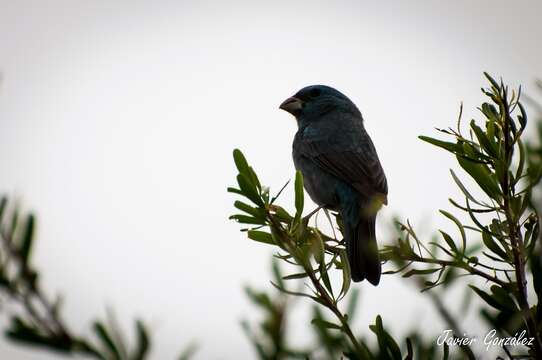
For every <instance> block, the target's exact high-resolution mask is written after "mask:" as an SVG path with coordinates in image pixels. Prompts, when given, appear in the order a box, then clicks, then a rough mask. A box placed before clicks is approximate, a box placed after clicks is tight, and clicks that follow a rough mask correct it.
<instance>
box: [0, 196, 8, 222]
mask: <svg viewBox="0 0 542 360" xmlns="http://www.w3.org/2000/svg"><path fill="white" fill-rule="evenodd" d="M7 204H8V199H7V198H6V197H5V196H2V198H1V199H0V222H1V221H2V216H3V215H4V210H6V206H7Z"/></svg>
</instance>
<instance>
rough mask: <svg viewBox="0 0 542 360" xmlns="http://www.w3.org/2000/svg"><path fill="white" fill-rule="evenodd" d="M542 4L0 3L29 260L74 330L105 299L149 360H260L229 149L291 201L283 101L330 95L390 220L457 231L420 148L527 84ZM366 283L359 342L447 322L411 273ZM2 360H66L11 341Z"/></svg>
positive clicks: (263, 259)
mask: <svg viewBox="0 0 542 360" xmlns="http://www.w3.org/2000/svg"><path fill="white" fill-rule="evenodd" d="M541 11H542V3H541V2H540V1H535V0H533V1H515V2H511V1H470V0H461V1H454V2H447V3H445V2H442V1H413V0H411V1H378V2H377V1H361V0H360V1H347V2H344V1H343V2H341V1H333V2H330V1H327V2H319V1H310V2H303V1H293V2H291V1H288V2H287V1H284V2H281V1H267V2H263V3H262V2H260V3H259V2H256V1H245V2H242V1H229V2H219V1H216V2H210V1H134V0H130V1H124V0H122V1H120V0H117V1H111V0H109V1H82V0H79V1H74V0H49V1H41V0H40V1H38V0H36V1H26V0H19V1H8V0H0V72H1V73H2V78H3V80H2V83H1V85H0V169H1V170H0V171H1V173H2V176H1V177H0V192H3V193H7V194H9V195H11V196H14V197H16V198H18V199H19V200H20V201H21V204H22V205H23V208H24V209H27V210H33V211H35V212H36V213H37V216H38V221H39V228H38V241H37V243H36V249H35V253H34V255H35V263H36V264H37V266H39V268H40V269H42V270H45V271H44V276H43V278H42V281H43V284H44V286H45V287H46V288H47V289H48V290H49V292H50V295H53V294H55V293H61V294H63V295H64V299H65V301H64V302H65V307H64V310H65V318H66V319H67V320H68V322H69V323H70V324H71V325H72V327H73V328H74V329H76V330H77V331H81V332H83V333H85V332H88V330H86V329H88V327H89V324H90V321H91V320H92V319H94V318H95V317H96V316H100V317H102V318H103V317H104V316H105V313H106V311H105V309H106V307H108V306H109V307H112V308H114V309H115V310H116V314H117V317H118V318H119V320H120V322H121V323H122V324H123V325H124V326H125V327H126V328H128V327H129V326H131V325H132V324H131V320H132V319H133V318H134V317H136V316H141V317H143V318H144V319H145V320H147V322H148V323H149V326H150V329H151V330H152V333H153V335H154V338H155V343H154V345H155V346H154V349H153V358H154V359H171V358H173V357H174V356H175V355H177V354H178V353H179V351H180V350H181V349H182V348H183V347H184V346H186V345H187V344H188V343H190V342H191V341H193V340H195V341H197V342H198V343H199V345H200V349H199V351H198V353H197V357H196V359H241V358H249V357H251V356H252V349H251V348H250V345H249V344H248V342H247V341H246V339H245V337H244V335H243V334H242V332H241V330H240V326H239V320H240V319H241V318H243V317H247V316H248V317H251V318H254V315H255V314H254V313H253V312H252V311H251V310H250V309H251V308H250V307H249V305H248V302H247V300H246V299H245V297H244V295H243V292H242V286H243V285H244V284H252V285H254V286H256V287H261V288H266V287H267V288H268V287H269V286H268V279H269V266H268V264H269V257H270V254H271V252H270V250H269V248H266V247H264V246H260V245H258V244H256V243H253V242H250V241H248V240H246V239H245V238H244V234H242V233H240V232H239V231H238V230H239V226H238V225H237V224H235V223H232V222H231V221H228V220H227V217H228V215H230V214H231V213H232V211H233V209H232V206H231V204H232V202H233V200H234V197H233V196H232V195H231V194H228V193H226V191H225V189H226V187H227V186H229V185H232V184H234V180H235V179H234V176H235V170H234V166H233V162H232V160H231V151H232V149H233V148H235V147H239V148H241V149H242V150H243V151H244V152H245V154H246V156H247V157H248V158H249V160H250V162H251V163H252V164H253V165H254V166H255V168H256V170H257V171H258V173H259V174H260V176H261V179H262V180H263V181H264V182H265V183H266V184H268V185H270V186H271V188H272V190H273V189H274V190H275V191H276V190H278V189H279V188H280V187H281V186H282V184H284V182H286V181H287V180H288V179H290V178H291V177H292V175H293V173H294V168H293V164H292V161H291V141H292V138H293V136H294V133H295V131H296V125H295V121H294V120H293V118H292V117H291V116H289V115H288V114H287V113H285V112H282V111H280V110H278V105H279V104H280V103H281V102H282V100H284V99H285V98H286V97H288V96H290V95H292V94H293V93H295V92H296V91H297V90H298V89H299V88H301V87H303V86H305V85H309V84H315V83H320V84H327V85H331V86H334V87H336V88H338V89H339V90H341V91H342V92H344V93H345V94H347V95H348V96H349V97H350V98H351V99H352V100H353V101H354V102H355V103H356V104H357V105H358V107H359V108H360V109H361V111H362V113H363V115H364V118H365V123H366V128H367V130H368V132H369V134H370V135H371V136H372V138H373V141H374V143H375V145H376V148H377V150H378V153H379V156H380V160H381V162H382V164H383V167H384V169H385V172H386V175H387V178H388V182H389V188H390V191H389V197H388V198H389V206H388V207H387V208H386V209H384V211H382V213H381V216H380V218H379V224H380V226H381V227H382V226H383V225H385V224H386V222H389V221H390V219H391V217H392V215H393V214H400V215H401V216H403V217H409V218H410V219H411V220H412V222H413V223H414V224H415V225H416V226H417V228H419V229H425V230H426V231H428V232H429V231H431V230H432V229H434V228H435V226H437V225H439V226H440V225H441V224H443V225H442V226H448V224H446V223H445V222H443V221H442V220H440V219H439V217H438V215H437V210H438V209H439V208H445V209H448V208H449V205H448V203H447V199H448V197H449V196H450V195H454V194H455V195H457V194H458V192H457V190H456V189H455V188H454V186H453V182H452V180H451V179H450V177H449V172H448V168H450V167H452V166H455V165H454V163H453V159H452V158H451V157H450V156H448V155H446V154H445V153H442V152H439V151H434V149H431V147H430V146H429V145H427V144H424V143H422V142H421V141H419V140H418V139H417V136H418V135H420V134H435V133H434V130H433V128H434V127H446V126H450V125H453V124H454V123H455V120H456V117H457V113H458V108H459V104H460V102H461V101H463V102H464V106H465V118H466V119H467V120H468V119H470V117H471V116H478V115H477V114H476V111H475V110H474V109H475V107H476V106H478V105H479V104H480V102H481V101H482V95H481V93H480V91H479V89H480V87H481V86H483V85H485V81H484V79H483V77H482V72H483V71H489V72H490V73H492V74H493V75H495V76H496V77H498V76H503V77H504V79H505V80H506V81H507V82H508V83H510V84H511V85H514V86H516V85H518V84H523V85H524V87H525V88H526V91H527V92H529V91H530V90H531V91H532V85H533V81H534V79H535V77H539V76H540V75H541V74H542V61H541V59H542V50H541V47H540V39H541V37H542V27H540V14H541ZM291 199H292V196H291V189H290V190H288V191H287V192H286V194H285V196H284V198H283V203H284V204H288V205H289V204H291V201H289V200H291ZM381 232H382V230H381ZM379 240H380V241H384V240H385V239H383V238H380V239H379ZM355 286H356V287H358V288H360V289H361V291H362V295H361V303H360V311H359V315H360V317H359V319H358V322H357V323H356V329H357V330H358V333H359V334H368V328H367V325H368V324H369V323H370V322H372V321H373V320H374V318H375V316H376V314H382V315H383V317H384V321H387V322H389V323H390V324H392V327H393V329H394V333H396V334H401V333H402V331H405V329H408V328H411V326H412V325H413V324H419V325H420V326H429V327H430V328H431V329H433V330H435V331H436V332H437V333H438V331H440V330H441V329H442V325H440V323H438V322H437V321H435V319H434V318H433V313H432V312H431V311H427V309H426V307H427V304H426V303H425V302H423V301H420V300H419V299H420V297H417V296H416V295H417V294H416V293H415V291H414V290H412V289H411V284H410V283H408V282H406V281H405V280H404V279H401V278H399V277H398V276H395V277H388V276H385V277H384V278H383V280H382V282H381V285H380V286H379V287H377V288H375V287H372V286H371V285H368V284H367V283H366V282H364V283H362V284H357V285H355ZM399 299H400V301H399ZM449 302H450V304H451V305H455V309H457V307H458V305H459V304H457V303H454V300H453V299H450V300H449ZM303 303H304V302H303V301H299V302H298V308H299V310H300V311H302V308H303V305H302V304H303ZM5 315H6V314H5V313H2V318H3V320H1V321H0V323H1V324H5V318H6V316H5ZM296 316H297V315H296ZM297 318H299V322H298V323H297V328H296V324H294V330H293V331H294V333H297V334H299V336H298V337H299V338H300V339H302V341H305V340H306V330H305V331H303V328H304V326H305V325H304V324H305V323H306V322H307V321H308V320H307V318H305V317H303V316H301V315H300V316H298V317H296V319H297ZM470 325H472V326H473V328H475V324H467V326H466V327H467V328H469V326H470ZM469 329H470V328H469ZM130 330H131V327H130ZM0 357H2V358H8V359H54V358H56V356H52V355H47V354H37V353H35V352H33V351H30V350H28V349H24V348H21V347H16V346H13V345H10V344H8V343H6V342H5V340H3V338H2V340H0Z"/></svg>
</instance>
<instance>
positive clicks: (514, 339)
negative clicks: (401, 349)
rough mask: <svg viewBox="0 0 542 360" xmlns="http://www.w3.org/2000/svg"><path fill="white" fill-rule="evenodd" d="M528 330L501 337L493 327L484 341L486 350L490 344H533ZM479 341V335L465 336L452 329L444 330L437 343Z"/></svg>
mask: <svg viewBox="0 0 542 360" xmlns="http://www.w3.org/2000/svg"><path fill="white" fill-rule="evenodd" d="M526 334H527V332H526V331H525V330H523V331H522V332H520V333H515V334H514V336H510V337H499V336H497V330H495V329H492V330H491V331H489V332H488V333H487V334H486V336H484V339H483V343H484V345H485V346H486V350H487V351H489V347H490V346H499V347H502V346H529V345H532V344H533V341H534V338H532V337H526V336H525V335H526ZM476 342H478V338H477V337H475V336H474V337H468V336H466V335H464V336H463V337H460V336H455V337H454V334H453V332H452V330H444V331H443V332H442V334H440V336H439V337H438V338H437V345H438V346H442V345H444V344H446V345H448V346H464V345H469V346H470V345H472V344H473V343H476Z"/></svg>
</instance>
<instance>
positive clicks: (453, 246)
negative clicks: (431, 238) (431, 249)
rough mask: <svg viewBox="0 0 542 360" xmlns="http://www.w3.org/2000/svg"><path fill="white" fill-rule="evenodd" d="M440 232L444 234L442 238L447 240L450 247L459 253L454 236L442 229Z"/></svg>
mask: <svg viewBox="0 0 542 360" xmlns="http://www.w3.org/2000/svg"><path fill="white" fill-rule="evenodd" d="M439 232H440V233H441V234H442V238H443V239H444V241H446V244H448V246H449V247H450V250H452V252H453V253H457V247H456V246H455V242H454V240H453V239H452V237H451V236H450V235H448V234H447V233H445V232H444V231H442V230H439Z"/></svg>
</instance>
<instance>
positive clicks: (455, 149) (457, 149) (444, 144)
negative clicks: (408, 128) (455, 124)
mask: <svg viewBox="0 0 542 360" xmlns="http://www.w3.org/2000/svg"><path fill="white" fill-rule="evenodd" d="M418 139H420V140H422V141H425V142H428V143H429V144H432V145H435V146H438V147H440V148H443V149H444V150H447V151H449V152H451V153H454V154H457V153H460V154H461V153H463V149H462V147H461V146H460V145H459V144H456V143H451V142H448V141H442V140H437V139H434V138H432V137H429V136H418Z"/></svg>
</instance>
